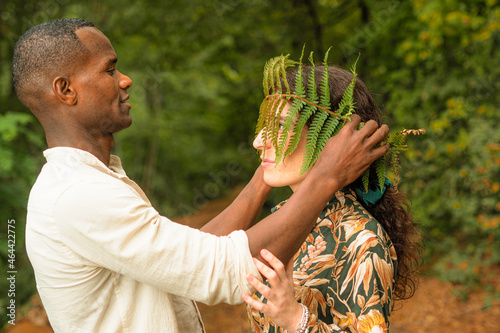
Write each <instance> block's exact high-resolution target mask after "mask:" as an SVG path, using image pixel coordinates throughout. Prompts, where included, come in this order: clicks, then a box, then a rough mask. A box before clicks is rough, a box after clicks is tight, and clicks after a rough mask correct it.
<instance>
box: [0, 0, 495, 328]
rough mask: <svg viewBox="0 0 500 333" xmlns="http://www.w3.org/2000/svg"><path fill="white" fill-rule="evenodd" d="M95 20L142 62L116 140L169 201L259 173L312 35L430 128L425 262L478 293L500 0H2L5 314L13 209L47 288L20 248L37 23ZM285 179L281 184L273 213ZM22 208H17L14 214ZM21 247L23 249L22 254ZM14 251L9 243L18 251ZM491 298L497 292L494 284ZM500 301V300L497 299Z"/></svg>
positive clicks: (0, 241)
mask: <svg viewBox="0 0 500 333" xmlns="http://www.w3.org/2000/svg"><path fill="white" fill-rule="evenodd" d="M62 17H82V18H85V19H88V20H90V21H92V22H94V23H95V24H96V26H97V27H98V28H99V29H100V30H101V31H103V32H104V33H105V34H106V35H107V36H108V37H109V39H110V41H111V43H112V44H113V46H114V48H115V50H116V52H117V54H118V58H119V62H118V65H117V68H118V69H119V70H120V71H121V72H122V73H125V74H127V75H128V76H130V77H131V78H132V80H133V86H132V88H130V90H129V92H130V95H131V98H130V102H131V104H132V110H131V114H132V117H133V125H132V126H131V127H130V128H129V129H127V130H124V131H123V132H121V133H119V134H118V135H116V146H115V148H114V153H116V154H118V155H120V156H121V157H122V160H123V164H124V167H125V169H126V170H127V173H128V175H129V176H130V177H131V178H132V179H134V180H136V181H137V183H138V184H139V185H140V186H141V187H142V188H143V189H144V190H145V192H146V193H147V194H148V196H149V197H150V199H151V201H152V203H153V205H154V206H155V207H156V208H157V209H158V210H159V212H160V213H161V214H163V215H166V216H168V217H171V218H172V219H174V220H175V218H176V217H179V216H185V215H189V214H193V213H195V212H196V211H198V210H199V209H200V208H202V207H203V206H204V205H205V204H206V203H207V202H209V201H211V200H214V199H217V198H220V197H223V196H224V195H226V194H228V193H229V192H231V190H232V189H233V188H235V187H237V186H239V185H241V184H244V183H245V182H246V181H248V180H249V178H250V177H251V175H252V173H253V171H254V170H255V168H256V167H257V166H258V157H257V155H256V153H255V151H254V149H253V147H252V140H253V136H254V128H255V124H256V120H257V116H258V109H259V105H260V102H261V101H262V98H263V93H262V84H261V82H262V70H263V65H264V63H265V61H266V60H268V59H269V58H271V57H273V56H277V55H280V54H287V53H290V54H291V58H292V59H298V58H299V56H300V51H301V49H302V47H303V45H304V44H306V50H307V51H314V52H315V55H316V59H318V60H321V59H322V56H323V54H324V52H325V51H326V50H327V49H328V48H329V47H330V46H333V48H332V51H331V52H330V63H331V64H338V65H340V66H342V67H345V68H347V67H350V66H351V65H352V64H353V62H354V61H355V60H356V58H357V57H358V55H359V54H360V55H361V56H360V58H359V61H358V64H357V71H358V74H359V77H360V78H362V79H363V80H364V82H365V83H366V85H367V86H368V88H369V89H370V91H371V92H372V94H373V95H374V97H375V99H376V101H377V104H378V105H379V107H380V108H381V110H382V112H383V114H384V117H385V118H384V119H385V122H386V123H388V124H389V125H390V127H391V129H393V130H397V129H401V128H403V127H404V128H425V129H426V130H427V134H426V135H425V136H419V137H411V138H409V140H408V145H409V148H410V149H409V150H408V151H406V152H404V153H403V154H402V155H401V165H402V170H401V179H402V181H401V184H400V190H401V191H403V192H406V193H408V194H409V196H410V198H411V200H412V208H413V211H414V216H415V219H416V220H417V221H419V222H420V223H421V227H422V234H423V238H424V240H425V244H426V250H425V274H427V275H432V276H436V277H439V278H440V279H443V280H445V281H449V282H451V283H453V285H454V286H455V290H456V292H457V293H459V295H460V296H461V297H462V298H464V299H466V298H467V297H468V296H469V295H470V294H471V293H474V292H475V291H476V290H477V288H478V287H479V285H480V282H481V281H482V279H483V278H484V277H485V276H486V275H488V274H493V273H492V272H495V270H494V269H492V268H495V267H498V266H499V265H500V241H499V239H500V228H499V227H498V225H499V224H500V202H499V190H500V131H499V129H498V128H499V125H500V121H499V120H500V112H499V110H498V107H499V106H500V103H499V101H500V94H499V93H498V91H499V86H500V6H499V1H497V0H467V1H459V0H413V1H396V0H379V1H374V0H350V1H347V0H291V1H290V0H289V1H285V0H273V1H265V0H249V1H243V0H213V1H212V0H189V1H153V0H143V1H131V0H120V1H118V0H99V1H78V2H76V1H75V2H73V1H69V0H37V1H31V0H23V1H15V0H3V1H0V184H1V185H0V202H1V205H0V217H1V220H0V271H1V272H2V275H1V276H2V278H1V279H0V291H1V294H0V327H2V326H3V324H4V323H5V322H6V321H7V319H8V317H6V306H7V305H8V302H9V297H8V296H7V290H8V288H9V281H8V280H6V279H5V278H4V277H3V276H4V275H3V274H6V272H7V271H9V270H12V269H9V266H8V265H9V247H8V240H7V238H8V223H9V221H12V220H15V236H16V247H15V263H14V264H15V270H16V271H17V273H16V304H18V305H22V304H24V303H25V302H26V301H27V300H28V299H29V298H30V297H31V296H32V295H33V294H35V293H36V288H35V283H34V276H33V272H32V269H31V267H30V265H29V262H28V260H27V257H26V253H25V248H24V224H25V216H26V203H27V198H28V194H29V190H30V188H31V186H32V184H33V183H34V181H35V179H36V176H37V174H38V172H39V170H40V168H41V166H42V165H43V163H44V158H43V156H42V151H43V150H44V149H46V143H45V140H44V136H43V131H42V128H41V126H40V125H39V123H38V122H37V120H36V119H35V118H34V117H33V116H32V115H31V114H30V112H29V111H28V110H27V109H26V108H25V107H24V106H23V105H21V104H20V103H19V102H18V100H17V98H16V96H15V93H14V92H13V89H12V85H11V63H12V53H13V49H14V46H15V42H16V41H17V39H18V38H19V37H20V36H21V35H22V34H23V33H24V32H25V31H26V30H27V29H29V28H30V27H32V26H34V25H36V24H38V23H41V22H44V21H48V20H52V19H57V18H62ZM287 195H289V192H288V190H283V189H282V190H276V191H275V193H273V195H272V196H271V197H270V198H269V200H268V202H267V203H266V207H265V208H264V210H263V213H262V215H265V214H267V213H266V212H267V211H268V210H269V208H270V207H271V206H273V205H274V204H276V203H277V202H279V201H280V200H282V199H284V198H285V197H286V196H287ZM11 223H12V222H11ZM11 257H12V256H11ZM10 259H11V261H12V258H10ZM481 288H482V289H486V290H487V292H488V296H487V297H485V299H484V307H485V309H487V308H488V307H491V306H492V304H495V302H498V301H499V300H500V290H499V289H498V287H497V286H494V285H489V284H484V285H482V286H481ZM496 304H498V303H496Z"/></svg>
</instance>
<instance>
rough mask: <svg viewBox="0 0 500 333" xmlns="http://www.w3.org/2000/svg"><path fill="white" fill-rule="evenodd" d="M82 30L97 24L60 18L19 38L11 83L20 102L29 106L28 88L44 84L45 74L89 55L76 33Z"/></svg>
mask: <svg viewBox="0 0 500 333" xmlns="http://www.w3.org/2000/svg"><path fill="white" fill-rule="evenodd" d="M82 27H94V24H93V23H92V22H89V21H87V20H83V19H79V18H66V19H59V20H55V21H49V22H45V23H42V24H39V25H37V26H34V27H33V28H31V29H29V30H28V31H26V32H25V33H24V34H23V35H22V36H21V38H19V40H18V41H17V44H16V48H15V50H14V60H13V62H12V81H13V84H14V89H15V90H16V93H17V96H18V98H19V100H20V101H21V102H23V103H24V104H26V103H25V101H26V98H27V97H28V96H27V94H28V93H29V87H35V86H37V84H44V83H43V77H44V75H48V74H50V73H51V72H53V71H54V70H55V69H58V68H59V69H60V68H65V66H67V65H68V64H70V63H71V62H73V61H74V60H75V59H77V57H79V56H81V53H82V52H88V50H87V49H86V48H85V46H84V45H83V43H82V42H81V41H80V39H79V38H78V36H77V34H76V30H78V29H79V28H82Z"/></svg>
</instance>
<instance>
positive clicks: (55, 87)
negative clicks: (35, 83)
mask: <svg viewBox="0 0 500 333" xmlns="http://www.w3.org/2000/svg"><path fill="white" fill-rule="evenodd" d="M52 91H53V92H54V95H55V96H56V97H57V98H58V99H59V100H60V101H61V102H63V103H64V104H68V105H75V104H76V102H77V99H78V98H77V96H76V91H75V89H74V87H73V86H72V85H71V82H70V80H69V78H67V77H64V76H58V77H56V78H55V79H54V81H53V82H52Z"/></svg>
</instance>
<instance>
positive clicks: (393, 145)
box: [256, 47, 425, 190]
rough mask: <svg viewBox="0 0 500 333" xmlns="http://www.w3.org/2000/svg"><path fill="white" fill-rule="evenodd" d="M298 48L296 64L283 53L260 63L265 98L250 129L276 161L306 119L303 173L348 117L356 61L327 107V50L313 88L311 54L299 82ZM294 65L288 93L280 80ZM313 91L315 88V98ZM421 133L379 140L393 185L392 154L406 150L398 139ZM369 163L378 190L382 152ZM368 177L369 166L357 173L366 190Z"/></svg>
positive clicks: (296, 140) (382, 176)
mask: <svg viewBox="0 0 500 333" xmlns="http://www.w3.org/2000/svg"><path fill="white" fill-rule="evenodd" d="M304 48H305V47H304ZM304 48H303V49H302V54H301V56H300V60H299V61H298V62H297V61H294V60H291V59H289V56H290V55H289V54H288V55H286V56H283V55H281V56H279V57H274V58H271V59H270V60H269V61H267V62H266V64H265V66H264V78H263V87H264V95H265V98H264V100H263V102H262V104H261V105H260V109H259V119H258V121H257V128H256V135H259V133H260V132H261V131H262V134H261V135H262V140H263V141H264V142H266V141H267V140H270V141H271V143H272V145H273V147H274V149H275V151H276V159H275V163H276V164H278V163H279V162H280V161H281V160H284V159H285V158H286V157H287V156H289V155H290V154H291V153H292V152H293V151H294V150H295V148H296V147H297V145H298V143H299V140H300V136H301V133H302V129H303V128H304V126H305V125H306V124H307V122H308V120H309V119H312V122H311V123H310V125H309V129H308V131H307V137H306V138H307V141H306V147H305V153H304V159H303V163H302V167H301V170H300V174H303V173H304V172H306V171H307V170H308V169H309V168H310V167H311V166H312V165H313V164H314V162H316V160H317V159H318V157H319V154H320V153H321V151H322V150H323V148H324V147H325V145H326V142H327V141H328V139H329V138H330V137H332V136H335V135H336V134H337V133H338V132H339V131H340V129H341V128H342V127H343V126H344V125H345V123H346V122H347V121H349V120H350V118H351V115H352V114H353V113H354V112H355V109H356V107H355V103H354V87H355V85H356V76H357V73H356V63H357V60H356V62H355V63H354V65H353V66H352V68H351V72H352V81H351V82H350V84H349V85H348V87H347V89H346V90H345V91H344V94H343V96H342V98H341V100H340V102H339V104H338V108H337V109H336V110H335V111H332V110H331V109H332V106H331V105H330V87H329V72H328V54H329V52H330V50H331V48H330V49H328V51H327V52H326V54H325V56H324V59H323V65H324V70H323V71H322V73H319V74H318V75H321V83H320V86H319V89H318V87H317V86H316V78H315V76H316V70H317V69H316V64H315V63H314V59H313V52H311V53H310V54H309V57H308V61H309V63H310V66H311V71H310V74H309V75H308V77H307V82H304V79H305V78H304V77H303V72H302V67H303V62H302V61H303V58H304ZM297 66H298V68H297ZM294 68H297V73H296V75H295V79H294V81H295V89H294V91H291V89H290V86H289V84H288V82H287V79H286V73H287V71H288V70H290V69H294ZM306 87H307V89H306ZM318 91H319V92H320V94H319V96H318ZM289 102H290V103H291V104H290V107H289V109H288V113H287V114H286V116H285V119H284V124H283V126H282V128H280V117H281V114H282V112H283V109H284V107H285V105H286V104H287V103H289ZM313 116H314V117H313ZM363 125H364V123H361V124H360V128H361V127H362V126H363ZM422 133H425V130H423V129H420V130H402V131H399V132H396V133H393V134H391V135H390V136H389V138H388V139H386V140H384V141H386V142H387V143H389V146H390V151H389V153H388V155H389V156H390V157H389V160H390V162H391V164H392V171H393V174H394V178H395V185H396V186H397V182H398V181H399V173H398V168H399V159H398V154H399V151H400V150H405V149H406V145H405V143H404V139H405V137H406V136H407V134H422ZM290 134H291V137H290ZM264 153H265V152H264ZM374 163H375V170H376V178H377V180H378V184H379V187H380V188H381V189H382V188H383V184H384V181H385V177H386V173H387V170H386V156H385V155H384V156H382V157H380V158H379V159H378V160H376V161H375V162H374ZM369 179H370V168H368V169H367V170H366V171H365V172H364V173H363V176H362V181H363V186H364V188H365V190H367V189H368V185H369Z"/></svg>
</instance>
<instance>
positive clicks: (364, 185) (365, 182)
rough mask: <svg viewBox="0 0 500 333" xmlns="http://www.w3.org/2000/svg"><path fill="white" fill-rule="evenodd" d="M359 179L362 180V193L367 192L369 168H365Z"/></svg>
mask: <svg viewBox="0 0 500 333" xmlns="http://www.w3.org/2000/svg"><path fill="white" fill-rule="evenodd" d="M361 181H362V182H363V188H364V189H365V192H364V193H368V185H369V184H370V168H368V169H366V170H365V171H364V172H363V175H362V176H361Z"/></svg>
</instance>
